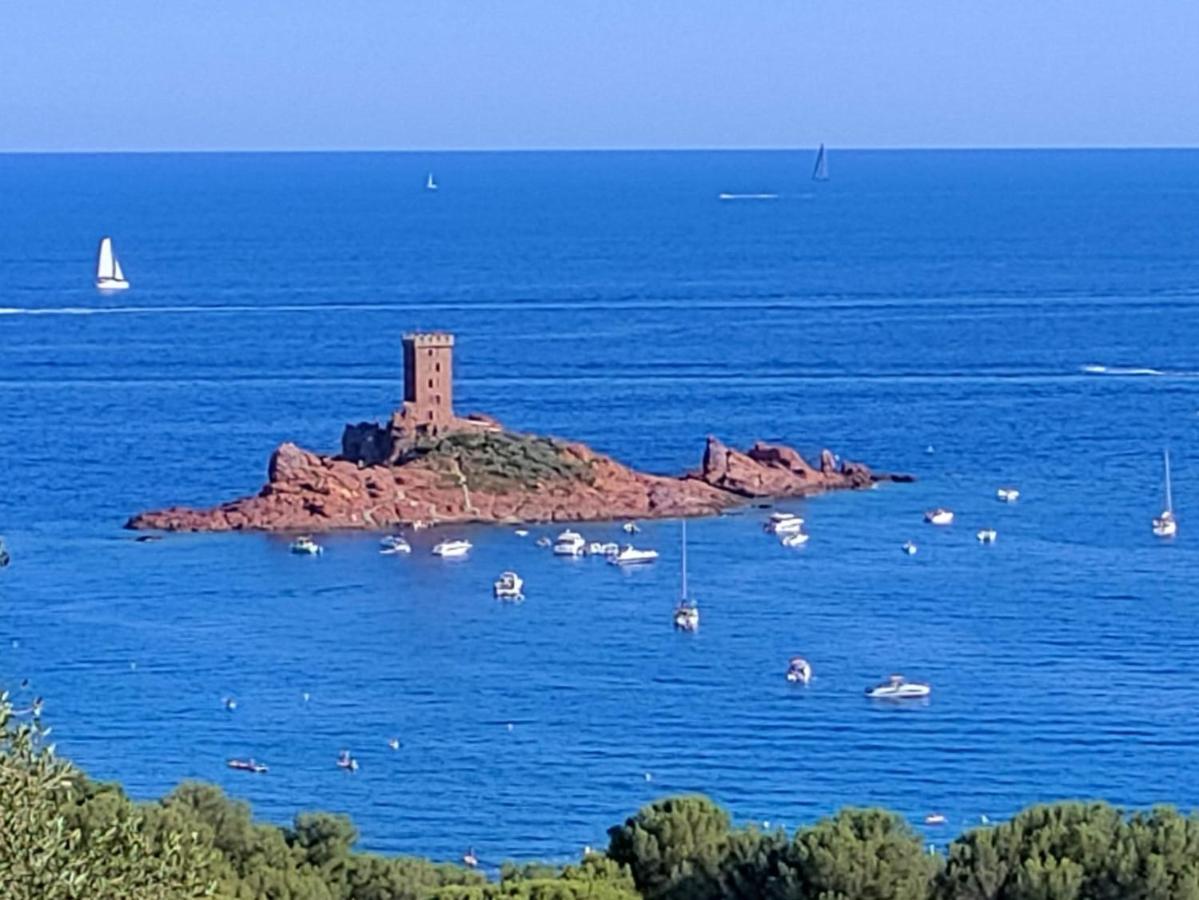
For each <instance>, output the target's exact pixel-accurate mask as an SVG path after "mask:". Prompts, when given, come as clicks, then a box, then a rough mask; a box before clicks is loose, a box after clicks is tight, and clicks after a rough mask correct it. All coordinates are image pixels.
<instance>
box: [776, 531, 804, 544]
mask: <svg viewBox="0 0 1199 900" xmlns="http://www.w3.org/2000/svg"><path fill="white" fill-rule="evenodd" d="M809 538H811V535H809V534H806V533H805V532H802V531H793V532H791V533H790V534H784V535H783V536H782V537H780V538H779V543H780V544H782V545H783V546H784V547H802V546H803V545H804V544H806V543H807V542H808V540H809Z"/></svg>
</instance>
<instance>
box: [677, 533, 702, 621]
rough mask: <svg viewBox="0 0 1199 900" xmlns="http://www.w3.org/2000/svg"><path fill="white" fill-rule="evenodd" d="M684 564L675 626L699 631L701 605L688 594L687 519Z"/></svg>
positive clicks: (683, 554) (684, 537) (683, 546)
mask: <svg viewBox="0 0 1199 900" xmlns="http://www.w3.org/2000/svg"><path fill="white" fill-rule="evenodd" d="M680 540H681V543H682V550H683V552H682V564H681V566H680V578H679V604H678V606H676V607H675V608H674V627H675V628H677V629H678V630H679V631H699V605H698V604H697V603H696V602H695V601H694V600H692V599H690V598H689V597H688V596H687V520H686V519H684V520H683V522H682V536H681V538H680Z"/></svg>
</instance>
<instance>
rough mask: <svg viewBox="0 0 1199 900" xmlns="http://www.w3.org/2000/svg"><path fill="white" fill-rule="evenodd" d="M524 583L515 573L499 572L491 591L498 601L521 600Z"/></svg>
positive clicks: (523, 596)
mask: <svg viewBox="0 0 1199 900" xmlns="http://www.w3.org/2000/svg"><path fill="white" fill-rule="evenodd" d="M524 586H525V582H524V579H522V578H521V577H520V576H519V575H517V574H516V573H515V572H501V573H500V577H499V578H497V579H496V580H495V584H494V585H493V586H492V590H493V591H494V593H495V596H496V599H498V600H523V599H525V595H524Z"/></svg>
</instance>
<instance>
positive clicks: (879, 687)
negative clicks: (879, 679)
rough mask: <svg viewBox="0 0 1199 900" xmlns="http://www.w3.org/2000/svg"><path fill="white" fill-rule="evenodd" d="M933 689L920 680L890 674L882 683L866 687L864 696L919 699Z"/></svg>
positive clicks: (879, 698)
mask: <svg viewBox="0 0 1199 900" xmlns="http://www.w3.org/2000/svg"><path fill="white" fill-rule="evenodd" d="M932 691H933V689H932V686H931V685H928V684H925V683H924V682H922V681H908V680H907V679H906V678H904V677H903V676H902V675H892V676H891V677H890V678H888V679H887V680H886V681H884V682H883V683H882V684H876V685H875V686H874V687H869V688H866V696H867V697H870V698H871V699H874V700H919V699H920V698H922V697H927V696H928V695H929V694H931V693H932Z"/></svg>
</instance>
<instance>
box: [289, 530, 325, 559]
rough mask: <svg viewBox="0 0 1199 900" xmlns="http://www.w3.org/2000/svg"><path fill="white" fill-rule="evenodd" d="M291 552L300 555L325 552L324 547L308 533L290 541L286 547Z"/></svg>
mask: <svg viewBox="0 0 1199 900" xmlns="http://www.w3.org/2000/svg"><path fill="white" fill-rule="evenodd" d="M288 549H289V550H291V552H292V553H297V554H299V555H301V556H305V555H306V556H320V555H321V554H322V553H324V552H325V548H324V547H322V546H321V545H320V544H318V543H317V542H316V541H314V540H313V539H312V538H310V537H309V536H308V535H306V534H305V535H301V536H300V537H298V538H296V539H295V540H294V541H292V542H291V546H289V547H288Z"/></svg>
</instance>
